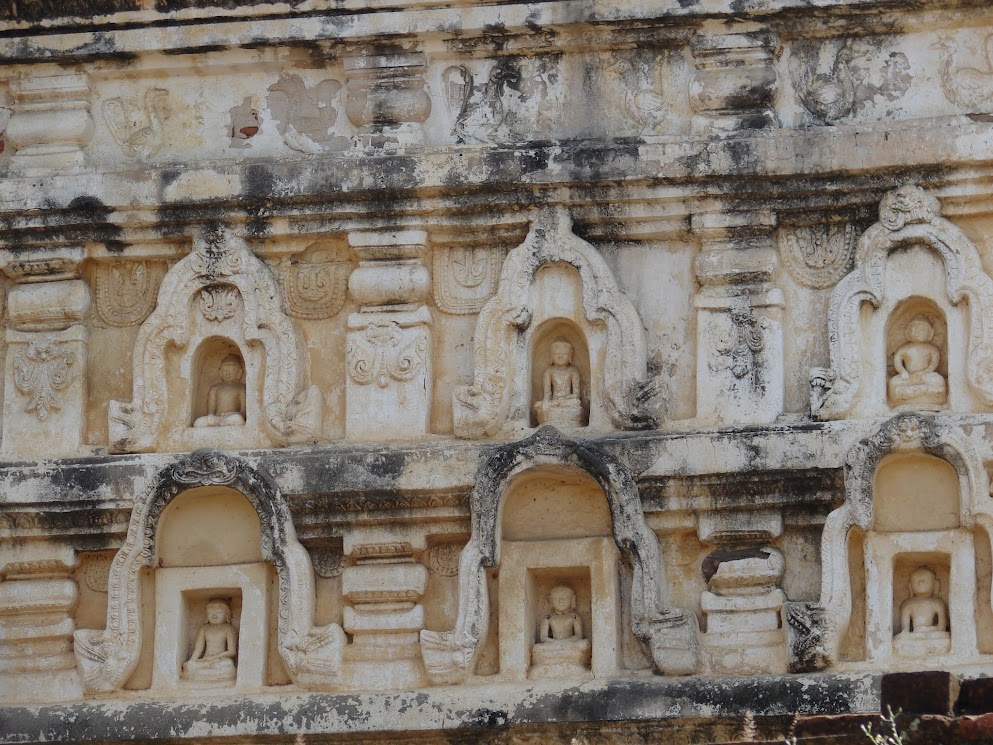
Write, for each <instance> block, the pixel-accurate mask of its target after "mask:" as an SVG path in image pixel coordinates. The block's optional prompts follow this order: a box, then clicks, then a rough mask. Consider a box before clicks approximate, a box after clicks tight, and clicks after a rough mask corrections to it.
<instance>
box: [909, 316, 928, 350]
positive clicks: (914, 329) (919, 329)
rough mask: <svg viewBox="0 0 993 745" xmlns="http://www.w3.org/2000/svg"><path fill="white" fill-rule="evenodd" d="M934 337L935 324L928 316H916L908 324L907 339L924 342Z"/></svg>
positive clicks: (915, 342)
mask: <svg viewBox="0 0 993 745" xmlns="http://www.w3.org/2000/svg"><path fill="white" fill-rule="evenodd" d="M933 338H934V326H933V325H932V324H931V321H930V320H928V317H927V316H924V315H920V316H915V317H914V318H913V320H911V322H910V323H908V324H907V339H908V340H909V341H912V342H913V343H914V344H924V343H926V342H929V341H931V339H933Z"/></svg>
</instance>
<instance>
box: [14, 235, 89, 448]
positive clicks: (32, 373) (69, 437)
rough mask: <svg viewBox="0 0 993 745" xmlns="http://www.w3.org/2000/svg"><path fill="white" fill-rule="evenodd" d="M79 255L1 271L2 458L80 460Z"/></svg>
mask: <svg viewBox="0 0 993 745" xmlns="http://www.w3.org/2000/svg"><path fill="white" fill-rule="evenodd" d="M81 259H82V249H81V248H66V249H61V250H58V251H52V252H48V254H47V255H46V256H45V258H36V257H32V256H25V257H19V258H17V259H16V260H15V261H12V262H10V263H8V264H7V265H6V266H5V268H4V270H5V272H6V273H7V275H8V276H10V277H11V278H12V279H14V280H15V282H17V284H15V285H14V286H13V287H12V288H11V290H10V293H9V295H8V301H7V302H8V317H9V326H8V329H7V362H6V378H5V383H4V390H5V391H6V395H5V396H4V417H3V443H2V445H0V452H2V453H3V454H4V455H8V456H14V457H37V455H38V453H39V451H38V443H39V442H43V443H44V444H45V446H44V454H45V456H46V457H60V456H67V455H75V454H78V453H79V449H80V446H81V445H82V443H83V429H84V422H85V406H86V341H87V332H86V328H85V327H84V326H83V325H82V321H83V319H84V318H85V316H86V313H87V311H88V310H89V307H90V289H89V287H88V286H87V284H86V283H85V282H83V281H82V280H80V279H77V278H76V277H77V273H76V272H77V270H78V267H79V262H80V261H81Z"/></svg>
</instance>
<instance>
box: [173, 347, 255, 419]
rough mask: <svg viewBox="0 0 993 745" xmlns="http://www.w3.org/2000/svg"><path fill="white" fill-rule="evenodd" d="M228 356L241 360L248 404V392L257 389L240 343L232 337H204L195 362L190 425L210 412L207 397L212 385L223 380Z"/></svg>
mask: <svg viewBox="0 0 993 745" xmlns="http://www.w3.org/2000/svg"><path fill="white" fill-rule="evenodd" d="M228 356H232V357H237V358H238V360H239V361H240V362H241V369H242V370H243V371H244V374H243V375H242V379H241V382H242V383H243V384H244V385H245V391H246V404H247V399H248V396H247V392H248V391H252V390H255V386H254V385H251V384H250V383H249V380H248V378H249V371H248V369H247V368H246V366H245V357H244V355H243V354H242V353H241V350H240V349H238V345H237V344H235V343H234V342H233V341H231V340H230V339H225V338H223V337H219V336H212V337H210V338H208V339H204V341H203V343H202V344H201V345H200V346H199V347H198V348H197V351H196V355H195V356H194V362H193V371H194V372H193V390H192V391H191V395H192V400H191V407H190V408H191V410H192V415H191V416H190V421H189V424H190V426H192V425H193V423H194V422H195V421H196V420H197V419H198V418H199V417H202V416H205V415H206V414H208V413H209V412H208V409H207V397H208V395H209V394H210V389H211V387H212V386H214V385H216V384H217V383H220V382H221V372H220V369H221V362H223V361H224V358H226V357H228ZM245 422H246V424H247V423H248V411H247V407H246V412H245Z"/></svg>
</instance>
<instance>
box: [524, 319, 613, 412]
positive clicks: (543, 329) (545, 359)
mask: <svg viewBox="0 0 993 745" xmlns="http://www.w3.org/2000/svg"><path fill="white" fill-rule="evenodd" d="M586 339H587V336H586V334H584V333H583V331H582V329H581V328H580V327H579V326H578V325H577V324H576V323H575V322H573V321H571V320H569V319H568V318H561V317H555V318H549V319H548V320H546V321H544V322H543V323H542V324H540V325H539V326H538V327H537V328H536V329H535V331H534V333H533V334H532V335H531V339H530V342H529V346H530V355H529V360H530V368H531V401H530V409H529V412H530V417H531V426H532V427H537V426H538V425H539V422H538V416H537V412H536V411H535V404H536V403H537V402H539V401H542V399H543V397H544V378H545V372H546V371H547V370H548V368H549V367H550V366H551V364H552V351H551V347H552V344H553V343H555V342H557V341H559V340H564V341H567V342H568V343H569V344H570V345H571V346H572V364H573V366H575V367H576V368H577V369H578V370H579V379H580V387H581V390H582V392H581V394H580V398H581V401H582V404H583V418H582V426H586V425H587V424H589V421H590V408H591V401H590V393H591V385H590V381H591V380H592V378H591V377H590V376H591V370H592V369H593V368H594V367H595V366H594V365H592V364H591V362H590V349H589V346H588V345H587V342H586ZM601 366H602V361H601V360H597V365H596V367H601ZM598 403H599V402H598Z"/></svg>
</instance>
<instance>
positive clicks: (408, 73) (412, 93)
mask: <svg viewBox="0 0 993 745" xmlns="http://www.w3.org/2000/svg"><path fill="white" fill-rule="evenodd" d="M426 70H427V59H426V57H425V55H424V53H423V52H418V51H408V50H404V49H401V48H396V49H392V50H389V49H388V50H385V51H384V50H383V49H382V47H379V48H377V49H375V50H372V49H357V50H355V51H354V52H353V53H352V54H350V55H348V56H346V57H345V89H346V91H347V100H346V104H345V113H346V114H347V115H348V119H349V121H350V122H351V123H352V124H354V125H355V126H356V127H358V128H359V131H358V133H357V134H356V135H355V144H356V145H357V146H359V147H373V148H387V149H395V148H403V147H406V146H408V145H420V144H422V143H423V142H424V122H425V120H427V118H428V115H429V114H430V113H431V97H430V96H429V95H428V93H427V90H426V89H425V85H426V84H425V80H424V73H425V72H426Z"/></svg>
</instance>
